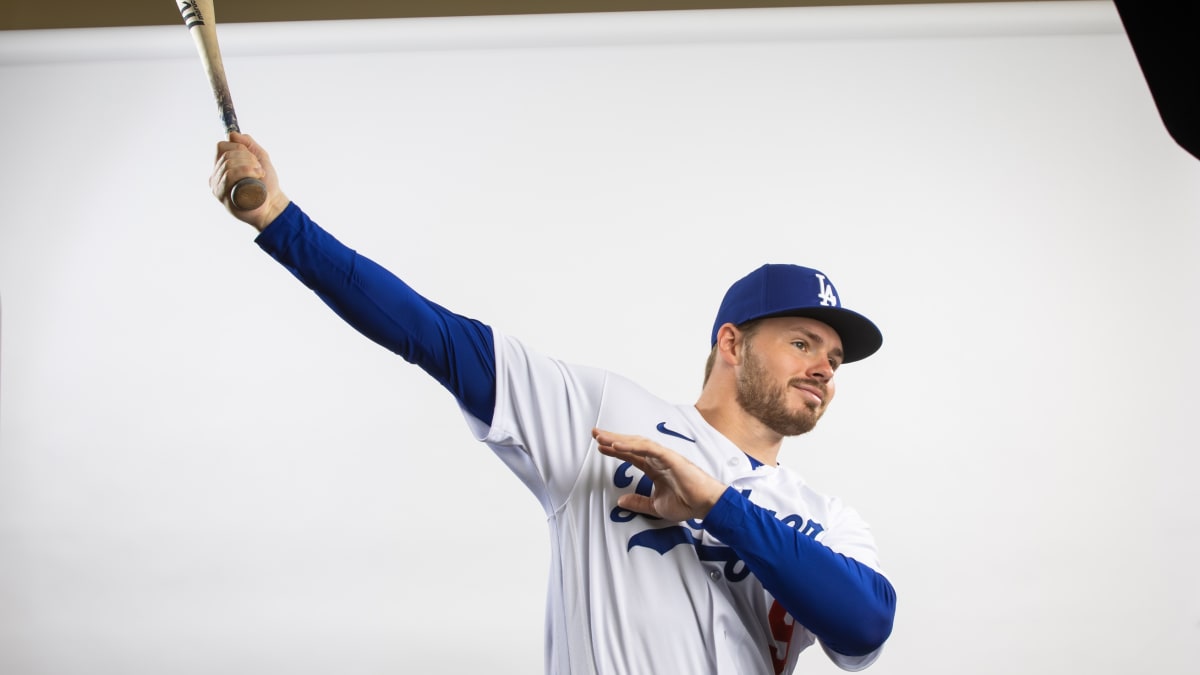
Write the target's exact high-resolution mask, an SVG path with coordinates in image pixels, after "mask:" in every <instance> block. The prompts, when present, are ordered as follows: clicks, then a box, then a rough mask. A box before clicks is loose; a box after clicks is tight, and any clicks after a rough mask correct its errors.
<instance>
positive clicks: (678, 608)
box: [467, 331, 879, 675]
mask: <svg viewBox="0 0 1200 675" xmlns="http://www.w3.org/2000/svg"><path fill="white" fill-rule="evenodd" d="M495 345H496V406H495V413H494V418H493V421H492V424H491V426H490V427H488V426H487V425H485V424H484V423H483V422H481V421H479V420H478V419H475V418H474V417H472V416H471V415H469V414H467V420H468V423H469V424H470V426H471V427H472V430H473V432H474V433H475V434H476V436H477V437H478V438H479V439H480V440H482V441H484V442H485V443H487V445H488V446H489V447H491V448H492V449H493V450H494V451H495V452H496V454H497V455H499V457H500V458H501V459H502V460H503V461H504V462H505V463H506V464H507V465H508V466H509V468H511V469H512V471H513V472H514V473H516V474H517V476H518V477H520V478H521V480H522V481H523V482H524V483H525V484H526V485H527V486H528V487H529V489H530V490H532V491H533V493H534V495H536V496H537V498H538V500H539V501H540V502H541V504H542V506H543V508H544V509H545V511H546V514H547V517H548V521H549V525H550V537H551V554H552V560H551V569H550V582H549V590H548V596H547V618H546V636H547V639H546V649H547V652H546V672H547V673H553V674H558V675H566V674H568V673H569V674H570V675H585V674H593V673H595V674H597V675H667V674H675V673H687V674H688V675H701V674H705V673H711V674H715V673H721V674H725V675H735V674H736V675H756V674H761V675H774V674H779V673H790V672H792V670H793V669H794V668H795V666H796V661H797V657H798V656H799V654H800V652H801V651H802V650H804V649H805V648H807V647H809V646H810V645H812V644H813V643H814V641H815V637H814V636H813V635H812V633H810V632H809V631H808V630H806V629H805V628H804V627H803V626H799V625H794V623H793V621H792V619H791V617H790V616H788V615H787V613H786V612H785V611H784V610H783V609H782V607H781V606H779V605H778V604H777V603H776V602H775V600H774V598H772V597H771V595H770V594H769V593H767V591H766V590H764V589H763V586H762V584H761V583H760V582H759V581H758V580H757V579H756V578H755V577H754V575H753V574H750V572H749V570H748V569H747V568H746V566H745V563H743V562H742V561H741V560H739V559H738V558H737V556H736V555H734V554H733V552H732V550H731V549H730V548H729V547H727V546H724V545H722V544H721V542H720V541H718V540H716V539H715V538H714V537H713V536H712V535H711V534H709V533H707V532H706V531H705V530H704V529H703V527H702V523H699V522H695V521H689V522H686V523H673V522H667V521H663V520H657V519H652V518H649V517H646V516H643V515H640V514H634V513H631V512H629V511H625V510H622V509H620V508H618V507H617V505H616V503H617V497H618V496H620V495H621V494H624V493H627V492H633V491H635V490H637V491H643V493H645V494H649V492H648V491H649V489H650V483H649V479H647V478H645V477H644V476H643V475H642V473H641V472H640V471H639V470H637V469H636V468H633V467H632V466H631V465H629V464H627V463H623V462H621V461H620V460H617V459H614V458H610V457H606V456H604V455H602V454H600V453H599V451H597V450H596V444H595V442H594V440H593V439H592V435H591V431H592V429H593V428H594V427H599V428H601V429H609V430H612V431H615V432H618V433H625V434H637V435H641V436H645V437H647V438H650V439H652V440H654V441H656V442H658V443H660V444H662V445H664V446H667V447H669V448H671V449H673V450H675V451H677V452H679V453H681V454H682V455H684V456H685V457H687V458H688V459H690V460H691V461H692V462H694V463H695V464H697V465H698V466H699V467H700V468H702V469H704V470H705V471H707V472H709V473H710V474H711V475H713V476H714V477H716V478H717V479H718V480H720V481H722V482H724V483H726V484H728V485H730V486H731V487H732V488H734V489H735V490H738V491H740V492H742V493H743V494H745V495H746V496H747V497H748V498H749V500H750V501H751V502H753V503H755V504H757V505H760V506H762V507H764V508H767V509H770V510H771V511H774V512H775V514H776V516H777V517H778V518H779V519H781V520H783V521H785V522H787V523H788V524H789V525H791V526H792V527H795V528H796V529H798V530H799V531H800V532H801V533H803V534H806V535H808V536H811V537H813V538H815V539H816V540H817V541H818V542H820V543H821V544H823V545H825V546H827V547H829V548H831V549H833V550H834V551H837V552H839V553H842V554H844V555H846V556H849V557H851V558H854V559H855V560H857V561H859V562H861V563H862V564H864V565H867V566H869V567H871V568H873V569H876V570H877V571H878V569H879V563H878V560H877V552H876V548H875V543H874V540H873V538H872V536H871V534H870V531H869V529H868V527H867V525H866V523H864V522H863V521H862V519H861V518H860V517H859V516H858V514H857V513H855V512H854V511H853V510H852V509H850V508H848V507H845V506H843V505H842V504H841V502H839V501H838V500H836V499H833V498H829V497H824V496H822V495H820V494H817V493H816V492H815V491H813V490H812V489H811V488H809V486H808V485H806V484H805V483H804V481H803V480H802V479H801V478H800V477H799V476H797V475H796V474H794V473H792V472H791V471H788V470H787V469H785V468H783V467H770V466H762V465H759V466H758V467H757V468H755V467H754V466H753V464H752V463H751V461H750V459H749V458H748V456H747V455H745V454H744V453H743V452H742V451H741V450H740V449H738V448H737V447H736V446H734V445H733V444H732V443H731V442H730V441H729V440H728V439H726V438H725V437H724V436H723V435H721V434H720V433H719V432H717V431H716V430H715V429H714V428H712V427H711V426H709V424H708V423H707V422H705V421H704V419H703V418H702V417H701V416H700V414H699V412H698V411H697V410H696V409H695V407H694V406H691V405H674V404H671V403H667V402H665V401H663V400H661V399H659V398H657V397H655V396H653V395H651V394H650V393H649V392H647V391H645V390H644V389H643V388H641V387H640V386H638V385H636V384H634V383H632V382H630V381H629V380H627V379H625V378H622V377H620V376H618V375H615V374H613V373H610V372H607V371H604V370H600V369H595V368H587V367H578V366H572V365H567V364H564V363H562V362H559V361H556V360H553V359H550V358H547V357H545V356H542V355H539V354H536V353H533V352H531V351H530V350H527V349H526V348H525V347H524V346H523V345H522V344H521V343H520V342H518V341H517V340H515V339H513V338H510V337H507V336H504V335H502V334H501V333H499V332H498V331H497V332H495ZM797 572H798V573H799V574H802V573H803V570H798V571H797ZM826 652H827V653H828V654H829V656H830V658H832V659H833V660H834V661H835V662H836V663H837V664H838V665H839V666H840V667H842V668H844V669H846V670H859V669H862V668H865V667H867V666H868V665H870V664H871V663H872V662H873V661H874V660H875V658H876V657H877V655H878V653H879V650H876V651H875V652H873V653H871V654H868V655H866V656H860V657H849V656H844V655H840V654H836V653H833V652H832V651H829V650H826Z"/></svg>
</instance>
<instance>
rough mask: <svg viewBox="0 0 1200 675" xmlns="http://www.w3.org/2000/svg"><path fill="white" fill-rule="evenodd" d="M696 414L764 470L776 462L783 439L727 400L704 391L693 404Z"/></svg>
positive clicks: (731, 400) (734, 403)
mask: <svg viewBox="0 0 1200 675" xmlns="http://www.w3.org/2000/svg"><path fill="white" fill-rule="evenodd" d="M696 411H697V412H699V413H700V416H701V417H703V418H704V421H705V422H708V423H709V425H710V426H712V428H714V429H716V430H717V431H719V432H721V434H722V435H723V436H725V438H728V439H729V440H730V441H731V442H732V443H733V444H734V445H736V446H737V447H738V448H739V449H741V451H742V452H744V453H746V454H747V455H749V456H751V457H753V458H754V459H756V460H758V461H760V462H762V463H763V464H765V465H767V466H775V465H776V464H777V463H778V460H779V448H780V446H781V445H782V444H783V436H780V435H779V434H778V433H777V432H775V431H773V430H771V429H769V428H767V427H766V425H764V424H763V423H762V422H760V421H759V420H758V419H757V418H755V417H753V416H751V415H750V414H749V413H747V412H746V411H745V410H743V409H742V407H741V406H740V405H738V404H737V403H736V402H733V399H730V398H717V397H715V396H712V395H710V394H709V393H708V392H707V390H706V391H705V392H702V393H701V394H700V399H699V400H698V401H696Z"/></svg>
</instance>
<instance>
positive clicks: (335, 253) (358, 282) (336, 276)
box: [255, 203, 496, 425]
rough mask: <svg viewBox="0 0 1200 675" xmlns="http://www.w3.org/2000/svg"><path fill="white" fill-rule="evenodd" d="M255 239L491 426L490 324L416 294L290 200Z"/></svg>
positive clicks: (345, 315)
mask: <svg viewBox="0 0 1200 675" xmlns="http://www.w3.org/2000/svg"><path fill="white" fill-rule="evenodd" d="M255 243H257V244H258V245H259V247H261V248H262V249H263V250H264V251H266V252H267V253H268V254H270V255H271V257H273V258H275V260H277V261H278V262H279V263H280V264H282V265H283V266H284V267H286V268H287V269H288V270H289V271H290V272H291V273H292V274H293V275H295V276H296V278H298V279H299V280H300V281H301V282H303V283H304V285H305V286H308V287H309V288H310V289H312V290H313V291H314V292H315V293H316V294H317V295H318V296H319V297H320V298H321V300H323V301H324V302H325V304H327V305H329V307H330V308H332V309H333V311H334V312H336V313H337V315H338V316H340V317H342V319H343V320H345V321H346V322H347V323H349V324H350V325H351V326H353V327H354V328H355V329H356V330H358V331H359V332H360V333H362V334H363V335H365V336H367V337H368V338H370V339H371V340H373V341H374V342H376V343H378V344H379V345H381V346H383V347H386V348H387V349H389V350H391V351H392V352H394V353H396V354H399V355H400V356H401V357H403V358H404V359H405V360H406V361H408V362H410V363H415V364H416V365H418V366H420V367H421V368H422V369H423V370H425V372H427V373H429V374H430V375H431V376H432V377H433V378H434V379H435V380H437V381H438V382H440V383H441V384H442V386H444V387H445V388H446V389H448V390H450V392H451V393H452V394H454V396H455V398H457V399H458V401H459V403H460V404H461V405H462V406H463V408H464V409H466V411H467V412H468V413H470V414H471V415H472V416H474V417H475V418H477V419H479V420H480V421H482V422H484V423H485V424H489V425H490V424H491V422H492V414H493V411H494V408H495V402H496V362H495V359H496V356H495V350H494V338H493V335H492V329H491V328H490V327H489V326H487V325H486V324H484V323H481V322H479V321H476V320H474V319H469V318H467V317H464V316H460V315H458V314H455V313H453V312H451V311H449V310H447V309H445V308H444V307H441V306H440V305H438V304H436V303H434V302H431V301H430V300H427V299H426V298H424V297H422V296H421V295H420V294H418V293H417V292H416V291H414V290H413V289H412V288H410V287H409V286H408V284H406V283H404V282H403V281H401V280H400V279H399V278H397V277H396V276H395V275H394V274H392V273H391V272H389V271H388V270H386V269H384V268H383V267H381V266H380V265H378V264H376V263H375V262H373V261H371V260H370V259H368V258H366V257H365V256H361V255H359V254H358V253H357V252H355V251H354V250H352V249H350V248H348V247H346V246H345V245H343V244H342V243H341V242H340V241H338V240H337V239H335V238H334V237H333V235H331V234H329V233H328V232H326V231H325V230H323V229H321V228H320V227H319V226H318V225H317V224H316V223H314V222H313V221H312V219H310V218H309V217H308V216H307V215H306V214H305V213H304V212H303V211H301V210H300V208H299V207H298V206H296V205H295V203H292V204H289V205H288V207H287V209H286V210H284V212H283V213H281V214H280V215H279V217H278V218H276V219H275V220H274V221H273V222H272V223H271V224H270V225H268V226H267V227H266V228H264V229H263V231H262V232H261V233H260V234H259V235H258V237H257V238H256V239H255Z"/></svg>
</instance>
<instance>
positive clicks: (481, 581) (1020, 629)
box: [0, 1, 1200, 675]
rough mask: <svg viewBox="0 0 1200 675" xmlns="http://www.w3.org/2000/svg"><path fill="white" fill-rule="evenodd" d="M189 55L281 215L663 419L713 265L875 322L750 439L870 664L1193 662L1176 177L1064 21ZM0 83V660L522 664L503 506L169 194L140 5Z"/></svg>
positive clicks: (413, 389) (542, 31)
mask: <svg viewBox="0 0 1200 675" xmlns="http://www.w3.org/2000/svg"><path fill="white" fill-rule="evenodd" d="M221 40H222V47H223V50H224V52H225V61H226V67H227V69H228V71H229V75H230V79H231V83H232V85H233V92H234V99H235V101H236V103H237V105H238V112H239V114H240V117H241V121H242V126H243V128H244V129H245V130H246V131H248V132H250V133H252V134H254V135H255V136H256V137H257V138H258V139H259V140H260V141H261V142H262V143H264V144H265V145H266V146H267V147H268V149H270V150H271V152H272V155H273V157H274V159H275V161H276V164H277V165H278V167H279V169H280V171H281V174H282V177H283V183H284V186H285V190H286V191H287V192H288V194H289V195H290V196H291V197H293V198H294V199H295V200H296V201H297V202H298V203H300V204H301V205H302V206H303V207H304V208H305V209H306V210H307V211H309V213H310V214H312V215H313V216H314V218H316V219H317V220H318V222H320V223H322V224H323V225H325V226H326V227H327V228H328V229H330V230H332V231H333V232H334V233H335V234H337V235H338V236H339V237H340V238H341V239H343V240H344V241H346V242H347V243H349V244H350V245H352V246H354V247H356V248H358V249H359V250H361V251H363V252H364V253H366V254H368V255H369V256H371V257H372V258H374V259H376V260H378V261H380V262H382V263H383V264H385V265H387V266H389V267H391V268H392V269H394V270H395V271H397V272H399V273H400V274H401V275H402V276H403V277H405V278H406V279H407V280H408V281H409V282H410V283H412V284H413V285H414V286H415V287H416V288H418V289H419V290H422V291H424V292H426V293H427V294H428V295H430V296H431V297H433V298H434V299H436V300H439V301H440V302H442V303H443V304H446V305H448V306H449V307H451V308H454V309H457V310H459V311H462V312H464V313H467V314H470V315H474V316H477V317H479V318H482V319H484V320H487V321H489V322H491V323H493V324H495V325H496V326H498V327H500V328H502V329H503V330H505V331H506V332H509V333H512V334H516V335H519V336H521V337H523V338H524V339H525V341H526V342H528V343H529V344H531V345H533V346H535V347H537V348H539V349H542V350H544V351H547V352H550V353H552V354H555V355H557V356H560V357H562V358H565V359H568V360H571V361H577V362H584V363H591V364H596V365H604V366H608V367H610V368H613V369H615V370H618V371H620V372H623V373H625V374H627V375H629V376H631V377H633V378H634V379H635V380H639V381H641V382H643V383H645V384H647V385H648V386H649V387H650V388H651V389H652V390H655V391H657V392H659V393H661V394H662V395H664V396H666V397H667V398H670V399H674V400H679V401H684V402H686V401H690V400H693V399H694V397H695V396H696V395H697V393H698V391H699V385H700V379H701V371H702V365H703V361H704V358H705V356H706V354H707V346H708V345H707V338H708V331H709V327H710V322H711V320H712V314H713V312H714V311H715V309H716V306H717V303H718V302H719V300H720V296H721V293H723V292H724V289H725V288H726V287H727V286H728V284H729V283H730V282H731V281H733V280H734V279H735V278H737V277H738V276H740V275H741V274H743V273H745V272H747V271H749V270H750V269H752V268H753V267H755V266H757V265H758V264H760V263H762V262H768V261H775V262H797V263H801V264H807V265H811V266H815V267H819V268H821V269H823V270H825V271H826V272H828V273H829V274H830V276H831V277H832V279H833V280H834V281H835V283H837V285H838V287H839V290H840V291H841V292H842V295H843V296H844V299H845V300H846V301H847V304H848V305H849V306H850V307H853V308H856V309H859V310H860V311H863V312H865V313H867V314H868V315H870V316H872V317H873V318H874V319H875V320H876V321H877V322H878V323H879V324H880V325H881V326H882V328H883V330H884V334H885V342H884V348H883V350H882V351H881V352H880V353H879V354H878V355H877V356H875V357H873V358H871V359H869V360H867V361H865V362H863V363H861V364H855V365H852V366H850V367H847V368H845V369H843V370H842V371H841V372H840V373H839V380H840V381H841V386H840V395H839V397H838V402H837V404H836V405H834V406H833V409H832V411H831V412H830V413H829V415H827V416H826V419H825V420H824V421H823V423H822V426H821V427H820V428H819V429H818V430H817V431H816V432H814V433H813V434H811V435H810V436H808V437H805V438H802V439H797V440H793V441H790V442H789V443H788V444H787V447H786V448H785V450H784V454H783V460H784V461H785V462H787V463H789V464H790V465H792V466H796V467H799V468H800V469H801V470H802V471H803V472H804V473H805V475H806V476H807V477H808V478H809V480H810V482H812V483H813V484H814V485H815V486H816V487H817V488H818V489H821V490H823V491H825V492H827V493H832V494H836V495H839V496H841V497H843V498H844V499H845V500H847V501H848V502H850V503H851V504H852V505H854V506H855V507H857V508H858V510H859V511H861V512H862V513H863V514H864V516H865V517H866V518H867V519H868V520H869V521H870V522H871V523H872V525H873V527H874V529H875V532H876V535H877V538H878V541H879V544H880V547H881V550H882V553H883V559H884V565H885V567H886V569H887V570H888V572H889V576H890V577H891V578H892V579H893V581H894V583H895V585H896V587H897V589H898V593H899V612H898V617H897V622H896V629H895V632H894V634H893V637H892V640H891V643H890V644H889V646H888V647H887V650H886V652H885V654H884V656H883V658H882V659H881V660H880V662H879V663H878V664H877V665H876V666H874V667H873V668H872V670H871V672H873V673H877V674H878V675H885V674H890V673H913V674H916V673H920V674H921V675H934V674H938V673H946V674H954V675H958V674H960V673H985V674H987V673H997V674H1000V673H1004V674H1008V673H1023V674H1040V673H1080V672H1087V673H1092V674H1100V673H1111V674H1114V675H1116V674H1125V673H1132V672H1138V673H1184V672H1189V673H1190V672H1195V671H1194V668H1195V663H1196V658H1197V645H1198V644H1200V583H1198V582H1197V576H1196V574H1195V570H1197V569H1200V543H1198V542H1200V538H1198V537H1197V532H1198V528H1200V497H1197V495H1196V492H1195V490H1194V484H1195V483H1196V479H1197V476H1198V474H1200V454H1198V453H1197V452H1196V450H1197V447H1196V440H1195V438H1194V426H1193V424H1194V414H1193V412H1192V408H1193V403H1194V401H1195V394H1194V383H1195V381H1196V379H1197V376H1200V357H1198V356H1197V352H1196V349H1195V347H1194V345H1195V344H1196V343H1197V342H1198V341H1200V329H1198V327H1197V321H1196V318H1195V315H1194V310H1195V302H1196V301H1195V298H1196V296H1197V293H1198V292H1200V272H1198V271H1197V270H1198V268H1200V266H1198V265H1197V264H1196V262H1197V260H1198V258H1197V256H1198V254H1200V241H1198V235H1197V231H1198V229H1200V228H1198V227H1197V221H1198V218H1200V199H1198V198H1197V189H1196V188H1197V184H1198V182H1200V162H1197V161H1196V160H1195V159H1194V158H1192V157H1191V156H1190V155H1188V154H1186V153H1185V152H1184V151H1183V150H1182V149H1180V148H1179V147H1177V146H1176V145H1175V144H1174V143H1173V142H1172V141H1171V139H1170V138H1169V137H1168V136H1167V134H1166V132H1165V130H1164V129H1163V127H1162V124H1161V121H1160V120H1159V118H1158V116H1157V112H1156V110H1155V109H1154V105H1153V102H1152V100H1151V98H1150V95H1149V92H1148V90H1147V88H1146V86H1145V83H1144V80H1143V79H1142V76H1141V72H1140V70H1139V69H1138V66H1137V63H1136V60H1135V58H1134V56H1133V53H1132V50H1131V49H1130V47H1129V44H1128V41H1127V39H1126V37H1125V35H1124V33H1123V31H1122V28H1121V25H1120V22H1119V19H1118V17H1117V15H1116V12H1115V10H1114V9H1113V7H1112V6H1111V4H1110V3H1107V2H1091V1H1081V2H1064V3H1031V4H1025V3H999V4H994V5H990V4H984V5H929V6H905V7H891V8H883V7H858V8H825V9H790V10H789V9H783V10H745V11H706V12H679V13H640V14H615V15H567V16H540V17H539V16H535V17H503V18H462V19H421V20H395V21H372V22H345V23H308V24H304V23H302V24H246V25H225V26H222V27H221ZM0 91H3V92H4V100H5V105H4V107H3V111H2V112H0V122H2V124H0V148H2V149H3V152H4V161H3V162H0V195H2V197H3V198H2V199H0V303H2V310H0V311H2V324H0V672H4V673H6V674H7V675H35V674H43V673H45V674H49V673H53V674H55V675H76V674H78V675H96V674H100V673H103V674H109V673H111V674H117V673H120V674H122V675H131V674H147V675H150V674H153V675H159V674H161V673H171V674H172V675H189V674H193V673H194V674H197V675H200V674H204V675H211V674H212V673H223V674H233V673H238V674H240V673H255V674H259V673H289V674H291V675H305V674H308V673H314V674H315V673H332V672H337V673H400V672H422V673H446V674H451V673H453V674H459V673H492V674H496V675H502V674H504V675H507V674H513V675H517V674H526V673H536V672H540V670H541V666H542V646H541V642H542V603H543V599H544V587H545V586H544V585H545V581H544V577H545V573H546V568H547V551H548V547H547V543H546V538H545V537H546V532H545V524H544V522H543V520H542V514H541V511H540V508H539V507H538V505H537V503H536V501H535V500H534V499H533V498H532V497H531V496H530V495H529V494H528V493H527V492H525V490H524V488H523V487H522V486H521V485H520V483H519V482H518V481H516V480H514V479H513V478H512V477H511V476H509V475H508V474H507V472H506V470H505V469H504V468H503V466H502V465H501V464H500V463H499V462H498V461H496V460H495V459H494V458H493V457H491V456H490V453H488V451H487V450H486V449H485V448H484V447H483V446H481V445H478V444H476V443H475V442H474V441H473V440H472V439H471V437H470V434H469V433H468V432H467V431H466V428H465V426H464V424H463V423H462V420H461V417H460V415H459V413H458V412H457V409H456V407H455V405H454V404H453V401H452V399H451V398H450V396H449V395H448V394H446V393H445V392H444V391H442V390H441V389H440V388H439V387H437V386H436V385H435V384H433V383H432V382H430V381H428V380H427V378H426V377H425V376H424V375H423V374H421V373H420V372H419V371H417V370H416V369H415V368H413V367H411V366H409V365H407V364H405V363H403V362H402V361H401V360H400V359H398V358H396V357H394V356H392V355H390V354H389V353H387V352H386V351H385V350H383V349H381V348H378V347H376V346H374V345H373V344H371V343H369V342H368V341H366V340H365V339H363V338H361V337H359V336H358V335H357V334H355V333H354V332H353V331H352V330H351V329H349V328H347V327H346V326H345V325H344V324H343V323H341V322H340V320H338V319H337V318H336V317H334V316H333V315H332V314H331V313H330V312H329V311H328V310H327V309H325V307H324V306H323V305H321V304H320V303H319V302H318V301H317V300H315V299H314V298H313V297H312V296H311V294H310V293H309V292H308V291H307V289H305V288H303V287H302V286H301V285H300V284H298V283H297V282H295V281H294V280H293V279H292V278H291V276H290V275H289V274H287V273H286V271H284V270H283V269H282V268H280V267H279V266H277V265H276V264H275V263H274V262H272V261H271V260H270V259H269V258H268V257H267V256H265V255H264V254H263V253H262V252H261V251H259V250H258V248H257V247H256V246H255V245H254V244H253V243H251V242H252V238H253V231H252V230H251V229H250V228H249V227H247V226H245V225H242V224H240V223H237V222H235V221H233V220H232V219H231V218H230V217H228V216H227V215H226V214H224V212H223V211H222V210H221V208H220V206H219V205H218V204H217V203H216V201H215V200H213V199H212V198H211V196H209V194H208V188H207V184H206V183H207V176H208V173H209V169H210V162H211V156H212V152H213V145H214V144H215V142H216V141H217V140H218V139H219V138H220V131H221V129H220V125H219V121H218V119H217V115H216V110H215V106H214V105H213V103H212V100H211V97H210V95H209V92H208V89H207V84H206V82H205V81H204V76H203V73H202V71H201V69H200V67H199V65H198V64H197V60H196V57H195V54H194V49H193V47H192V44H191V41H190V38H189V37H188V35H187V34H186V32H185V31H184V29H183V27H182V26H179V27H178V28H175V27H157V28H146V29H110V30H78V31H40V32H28V33H23V32H9V33H0ZM669 635H670V629H669V627H664V639H669ZM802 670H803V671H804V672H807V673H827V672H834V669H833V668H832V667H831V666H830V665H829V664H828V663H826V662H825V659H824V657H823V656H822V655H821V654H820V653H819V652H813V653H810V654H807V655H806V656H805V657H804V658H803V659H802Z"/></svg>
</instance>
